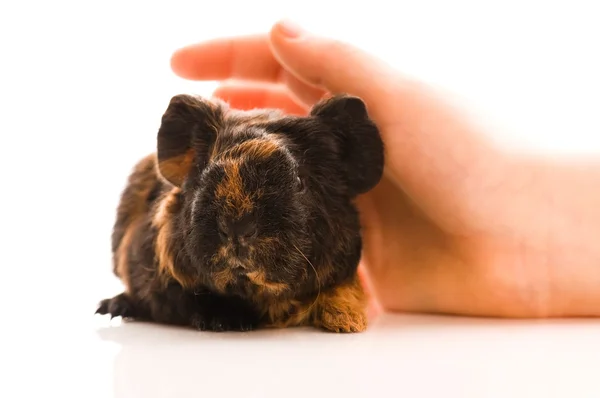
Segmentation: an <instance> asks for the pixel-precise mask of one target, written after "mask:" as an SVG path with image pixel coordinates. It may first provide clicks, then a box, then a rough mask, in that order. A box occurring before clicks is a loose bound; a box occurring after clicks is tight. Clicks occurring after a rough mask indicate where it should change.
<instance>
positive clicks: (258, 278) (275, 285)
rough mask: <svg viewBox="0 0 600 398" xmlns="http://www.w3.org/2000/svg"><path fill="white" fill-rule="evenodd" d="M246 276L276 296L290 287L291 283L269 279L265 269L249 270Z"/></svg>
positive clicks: (266, 291) (265, 291)
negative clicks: (270, 280)
mask: <svg viewBox="0 0 600 398" xmlns="http://www.w3.org/2000/svg"><path fill="white" fill-rule="evenodd" d="M246 276H247V277H248V279H250V281H251V282H252V283H254V284H255V285H256V286H258V287H260V288H261V290H263V291H264V293H267V294H272V295H274V296H277V295H279V294H280V293H281V292H283V291H284V290H286V289H288V288H289V285H287V284H285V283H279V282H269V281H267V275H266V273H265V271H263V270H259V271H252V272H249V273H247V274H246Z"/></svg>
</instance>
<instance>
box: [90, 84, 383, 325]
mask: <svg viewBox="0 0 600 398" xmlns="http://www.w3.org/2000/svg"><path fill="white" fill-rule="evenodd" d="M383 164H384V145H383V142H382V139H381V137H380V133H379V130H378V128H377V126H376V124H375V123H374V121H373V120H372V119H371V118H370V116H369V114H368V112H367V107H366V105H365V103H364V102H363V101H362V99H360V98H358V97H355V96H350V95H346V94H341V95H334V96H331V97H329V98H327V99H323V100H321V101H320V102H319V103H317V104H315V105H314V106H313V107H312V109H311V110H310V112H309V113H308V114H307V115H304V116H295V115H294V116H292V115H287V114H284V113H283V112H280V111H278V110H274V109H255V110H249V111H244V110H239V109H233V108H231V107H230V106H229V105H228V104H227V103H226V102H224V101H221V100H217V99H208V98H203V97H200V96H192V95H183V94H182V95H176V96H174V97H173V98H172V99H171V101H170V103H169V105H168V107H167V109H166V111H165V112H164V114H163V116H162V120H161V123H160V127H159V129H158V134H157V149H156V152H155V153H153V154H151V155H148V156H146V157H145V158H143V159H141V160H140V161H139V162H138V163H137V164H136V165H135V166H134V167H133V170H132V171H130V173H129V177H128V180H127V183H126V185H125V188H124V190H123V192H122V193H121V196H120V202H119V204H118V208H117V212H116V213H117V214H116V221H115V223H114V228H113V231H112V255H113V266H112V267H113V272H114V274H115V275H116V276H117V277H118V278H119V279H120V280H121V281H122V283H123V285H124V287H125V288H124V292H123V293H121V294H119V295H117V296H115V297H112V298H108V299H105V300H102V301H100V303H99V305H98V308H97V310H96V313H98V314H103V315H104V314H110V316H111V318H112V317H116V316H120V317H122V318H124V319H132V320H141V321H147V322H156V323H163V324H170V325H181V326H187V327H193V328H196V329H198V330H211V331H226V330H231V331H247V330H251V329H257V328H263V327H264V328H273V327H274V328H284V327H293V326H313V327H317V328H320V329H322V330H326V331H332V332H346V333H348V332H361V331H364V330H366V328H367V317H366V307H367V297H366V294H365V292H364V291H363V288H362V286H361V282H360V281H359V279H358V274H357V268H358V264H359V261H360V258H361V251H362V239H361V224H360V220H359V213H358V210H357V208H356V205H355V199H356V197H357V196H358V195H360V194H364V193H366V192H368V191H370V190H371V189H372V188H373V187H374V186H375V185H376V184H377V183H378V182H379V181H380V179H381V177H382V173H383Z"/></svg>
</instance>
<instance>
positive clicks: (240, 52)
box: [171, 35, 282, 82]
mask: <svg viewBox="0 0 600 398" xmlns="http://www.w3.org/2000/svg"><path fill="white" fill-rule="evenodd" d="M171 68H172V69H173V71H174V72H175V74H177V75H178V76H180V77H183V78H185V79H190V80H226V79H245V80H258V81H269V82H277V81H279V80H280V76H281V73H282V68H281V65H280V64H279V62H277V60H276V59H275V57H274V56H273V53H272V52H271V49H270V47H269V44H268V40H267V37H266V36H264V35H254V36H241V37H230V38H222V39H215V40H209V41H206V42H202V43H198V44H193V45H190V46H187V47H183V48H181V49H179V50H177V51H175V53H173V55H172V57H171Z"/></svg>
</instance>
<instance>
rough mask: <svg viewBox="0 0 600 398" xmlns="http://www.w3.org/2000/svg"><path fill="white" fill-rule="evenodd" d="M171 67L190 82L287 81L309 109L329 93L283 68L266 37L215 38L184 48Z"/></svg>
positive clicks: (178, 52)
mask: <svg viewBox="0 0 600 398" xmlns="http://www.w3.org/2000/svg"><path fill="white" fill-rule="evenodd" d="M171 68H172V69H173V71H174V72H175V74H177V75H178V76H180V77H183V78H185V79H190V80H228V79H240V80H249V81H252V80H255V81H259V82H275V83H277V82H283V83H285V84H286V85H287V86H288V87H289V88H290V90H291V91H292V92H293V93H294V95H295V96H296V97H297V98H298V99H299V100H300V101H302V102H303V103H304V104H306V105H309V106H310V105H313V104H314V103H315V102H316V101H318V100H319V99H321V98H323V96H324V95H325V93H326V91H325V90H323V89H320V88H316V87H314V86H311V85H308V84H306V83H304V82H303V81H301V80H299V79H298V78H297V77H296V76H294V75H293V74H291V73H289V72H287V71H285V70H284V69H282V67H281V65H280V64H279V62H278V61H277V60H276V59H275V57H274V56H273V53H272V52H271V48H270V46H269V44H268V38H267V37H266V36H264V35H262V36H261V35H254V36H241V37H230V38H223V39H215V40H210V41H207V42H203V43H198V44H194V45H190V46H187V47H183V48H181V49H179V50H177V51H175V53H174V54H173V56H172V57H171Z"/></svg>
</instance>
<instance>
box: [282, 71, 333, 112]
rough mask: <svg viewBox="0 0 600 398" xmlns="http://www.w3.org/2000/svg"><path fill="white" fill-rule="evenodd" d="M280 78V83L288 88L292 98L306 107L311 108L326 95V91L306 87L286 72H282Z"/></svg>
mask: <svg viewBox="0 0 600 398" xmlns="http://www.w3.org/2000/svg"><path fill="white" fill-rule="evenodd" d="M281 76H282V79H281V81H282V83H283V84H284V85H286V86H287V87H288V89H289V90H290V92H291V93H292V94H293V95H294V97H295V98H296V99H297V100H298V101H300V102H301V103H303V104H305V105H307V106H313V105H314V104H315V103H317V102H318V101H319V100H321V99H323V98H324V97H325V96H327V95H328V92H327V91H326V90H323V89H322V88H319V87H315V86H311V85H308V84H306V83H304V82H303V81H302V80H300V79H298V78H297V77H296V76H294V75H293V74H291V73H290V72H288V71H284V72H283V74H282V75H281Z"/></svg>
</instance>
